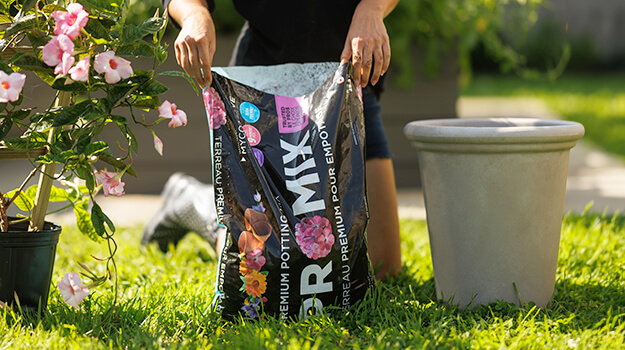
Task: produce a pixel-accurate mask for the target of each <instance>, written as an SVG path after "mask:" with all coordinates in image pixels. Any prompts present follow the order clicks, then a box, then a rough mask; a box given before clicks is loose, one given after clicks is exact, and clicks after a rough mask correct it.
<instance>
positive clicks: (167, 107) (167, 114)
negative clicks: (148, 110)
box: [158, 100, 187, 128]
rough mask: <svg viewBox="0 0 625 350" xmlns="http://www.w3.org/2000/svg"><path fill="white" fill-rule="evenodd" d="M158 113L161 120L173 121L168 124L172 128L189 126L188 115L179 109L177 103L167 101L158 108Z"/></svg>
mask: <svg viewBox="0 0 625 350" xmlns="http://www.w3.org/2000/svg"><path fill="white" fill-rule="evenodd" d="M158 113H159V116H160V117H161V118H167V119H171V121H170V122H169V124H168V126H169V127H170V128H177V127H179V126H185V125H187V114H186V113H185V112H184V111H183V110H181V109H178V107H177V106H176V104H175V103H171V102H169V101H167V100H165V101H164V102H163V103H162V104H161V106H160V107H158Z"/></svg>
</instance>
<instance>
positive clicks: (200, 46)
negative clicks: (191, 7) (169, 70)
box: [174, 9, 216, 88]
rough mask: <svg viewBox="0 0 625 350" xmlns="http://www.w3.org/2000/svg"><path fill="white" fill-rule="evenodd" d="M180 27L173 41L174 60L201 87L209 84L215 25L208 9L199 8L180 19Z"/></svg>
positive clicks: (213, 51)
mask: <svg viewBox="0 0 625 350" xmlns="http://www.w3.org/2000/svg"><path fill="white" fill-rule="evenodd" d="M181 25H182V29H181V30H180V33H179V34H178V37H177V38H176V41H175V42H174V48H175V50H176V60H177V61H178V64H179V65H180V67H182V69H184V71H185V72H187V74H189V75H190V76H191V77H193V78H195V80H196V81H197V83H198V84H199V85H200V87H201V88H204V87H206V86H210V84H211V80H212V76H211V65H212V62H213V56H214V54H215V49H216V38H215V25H214V24H213V19H212V18H211V15H210V13H209V12H208V10H206V9H204V10H200V11H197V12H194V13H192V14H190V15H189V16H186V17H185V18H184V19H183V20H182V21H181Z"/></svg>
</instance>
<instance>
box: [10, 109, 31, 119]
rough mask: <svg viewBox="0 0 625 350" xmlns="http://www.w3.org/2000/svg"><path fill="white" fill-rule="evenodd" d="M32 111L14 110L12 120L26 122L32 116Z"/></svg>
mask: <svg viewBox="0 0 625 350" xmlns="http://www.w3.org/2000/svg"><path fill="white" fill-rule="evenodd" d="M30 111H32V108H26V109H17V110H14V111H12V112H11V119H13V120H20V121H21V120H24V119H25V118H26V117H28V116H29V115H30Z"/></svg>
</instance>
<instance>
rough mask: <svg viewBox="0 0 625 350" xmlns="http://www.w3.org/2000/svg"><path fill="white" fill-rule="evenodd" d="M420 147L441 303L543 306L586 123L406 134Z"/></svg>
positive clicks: (467, 125)
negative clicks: (572, 159)
mask: <svg viewBox="0 0 625 350" xmlns="http://www.w3.org/2000/svg"><path fill="white" fill-rule="evenodd" d="M404 133H405V135H406V137H407V138H408V139H409V140H410V141H411V142H412V145H413V146H414V147H415V148H416V149H417V153H418V157H419V163H420V172H421V179H422V181H423V191H424V198H425V206H426V212H427V222H428V231H429V238H430V246H431V251H432V264H433V267H434V278H435V282H436V294H437V297H438V298H439V299H441V298H442V299H445V300H449V301H451V302H452V303H453V304H459V305H460V306H461V307H466V306H468V305H477V304H487V303H489V302H493V301H496V300H505V301H508V302H512V303H516V304H522V303H523V302H535V303H536V305H537V306H539V307H545V306H546V305H547V303H548V302H549V300H550V299H551V296H552V294H553V289H554V285H555V275H556V267H557V261H558V248H559V242H560V228H561V224H562V215H563V210H564V195H565V189H566V178H567V170H568V164H569V151H570V149H571V148H572V147H573V146H575V144H576V143H577V140H578V139H580V138H581V137H582V136H583V134H584V127H583V126H582V125H581V124H579V123H574V122H567V121H559V120H538V119H524V118H509V119H442V120H440V119H439V120H425V121H418V122H412V123H409V124H408V125H406V127H405V129H404Z"/></svg>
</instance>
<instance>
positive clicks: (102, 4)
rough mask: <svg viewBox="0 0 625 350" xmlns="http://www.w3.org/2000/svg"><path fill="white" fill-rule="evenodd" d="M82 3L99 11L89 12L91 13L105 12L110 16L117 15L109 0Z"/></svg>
mask: <svg viewBox="0 0 625 350" xmlns="http://www.w3.org/2000/svg"><path fill="white" fill-rule="evenodd" d="M80 3H81V4H82V5H85V6H87V7H89V8H91V9H97V10H99V11H93V10H92V11H87V12H89V13H92V12H100V11H101V12H105V13H108V14H112V15H115V14H116V13H115V8H114V7H113V6H111V1H108V0H81V1H80Z"/></svg>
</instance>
